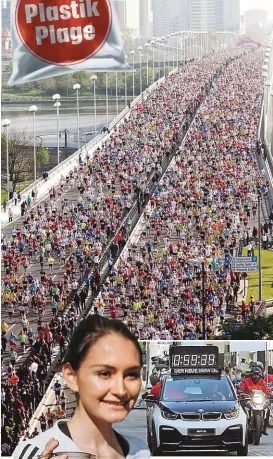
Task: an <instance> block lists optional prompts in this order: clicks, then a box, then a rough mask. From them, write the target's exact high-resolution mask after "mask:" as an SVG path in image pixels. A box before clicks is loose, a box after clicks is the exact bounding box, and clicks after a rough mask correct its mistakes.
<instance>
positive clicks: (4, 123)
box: [2, 119, 10, 200]
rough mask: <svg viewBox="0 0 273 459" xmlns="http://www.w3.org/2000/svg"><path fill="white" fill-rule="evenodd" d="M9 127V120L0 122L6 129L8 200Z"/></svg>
mask: <svg viewBox="0 0 273 459" xmlns="http://www.w3.org/2000/svg"><path fill="white" fill-rule="evenodd" d="M9 125H10V120H8V119H6V120H3V121H2V126H3V128H6V155H7V156H6V158H7V195H8V200H9Z"/></svg>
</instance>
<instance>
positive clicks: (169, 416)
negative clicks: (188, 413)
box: [161, 410, 179, 421]
mask: <svg viewBox="0 0 273 459" xmlns="http://www.w3.org/2000/svg"><path fill="white" fill-rule="evenodd" d="M161 415H162V417H163V418H164V419H168V421H171V420H172V421H175V420H176V419H177V418H178V416H179V415H178V414H176V413H171V412H170V411H164V410H161Z"/></svg>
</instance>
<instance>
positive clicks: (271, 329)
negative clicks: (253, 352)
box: [220, 315, 273, 340]
mask: <svg viewBox="0 0 273 459" xmlns="http://www.w3.org/2000/svg"><path fill="white" fill-rule="evenodd" d="M235 324H236V321H235V319H229V320H227V321H225V323H224V324H223V326H222V331H223V334H224V336H223V335H221V336H220V339H225V338H228V339H231V340H249V339H251V340H261V339H273V315H271V316H269V317H259V318H255V317H253V316H250V317H249V318H248V319H247V320H246V322H245V324H243V325H241V326H236V325H235Z"/></svg>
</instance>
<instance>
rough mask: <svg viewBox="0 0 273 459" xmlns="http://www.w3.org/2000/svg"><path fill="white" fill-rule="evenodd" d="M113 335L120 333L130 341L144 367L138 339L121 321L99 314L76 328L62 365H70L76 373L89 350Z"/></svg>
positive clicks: (88, 317)
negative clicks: (105, 337) (101, 339)
mask: <svg viewBox="0 0 273 459" xmlns="http://www.w3.org/2000/svg"><path fill="white" fill-rule="evenodd" d="M112 333H119V334H120V335H121V336H122V337H124V338H126V339H128V340H129V341H131V342H132V343H133V344H134V345H135V347H136V349H137V350H138V352H139V359H140V364H141V366H142V365H143V362H142V350H141V347H140V345H139V342H138V340H137V338H136V337H135V336H134V335H133V334H132V333H131V332H130V330H129V329H128V328H127V327H126V325H124V323H123V322H121V321H120V320H112V319H111V320H110V319H108V318H107V317H103V316H100V315H99V314H94V315H89V316H87V317H86V319H83V320H82V321H81V322H80V323H79V325H78V326H77V327H76V328H75V330H74V332H73V335H72V337H71V340H70V342H69V345H68V349H67V352H66V354H65V357H64V359H63V361H62V365H64V364H65V363H70V365H71V367H72V368H73V370H74V371H76V370H78V369H79V368H80V365H81V363H82V361H83V360H84V358H85V356H86V354H87V352H88V351H89V349H90V348H91V347H92V346H94V344H96V342H97V341H98V340H99V339H100V338H102V337H103V336H107V335H110V334H112Z"/></svg>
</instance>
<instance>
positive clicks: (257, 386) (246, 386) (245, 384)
mask: <svg viewBox="0 0 273 459" xmlns="http://www.w3.org/2000/svg"><path fill="white" fill-rule="evenodd" d="M240 390H241V391H242V392H244V393H246V394H250V392H252V391H253V390H262V391H263V392H264V393H265V394H266V395H267V396H268V397H269V396H270V395H271V390H270V389H269V387H268V385H267V384H266V382H265V381H264V380H263V379H260V380H259V381H258V382H257V383H254V382H253V381H252V379H251V378H250V377H248V378H244V379H243V380H242V382H241V384H240Z"/></svg>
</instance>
